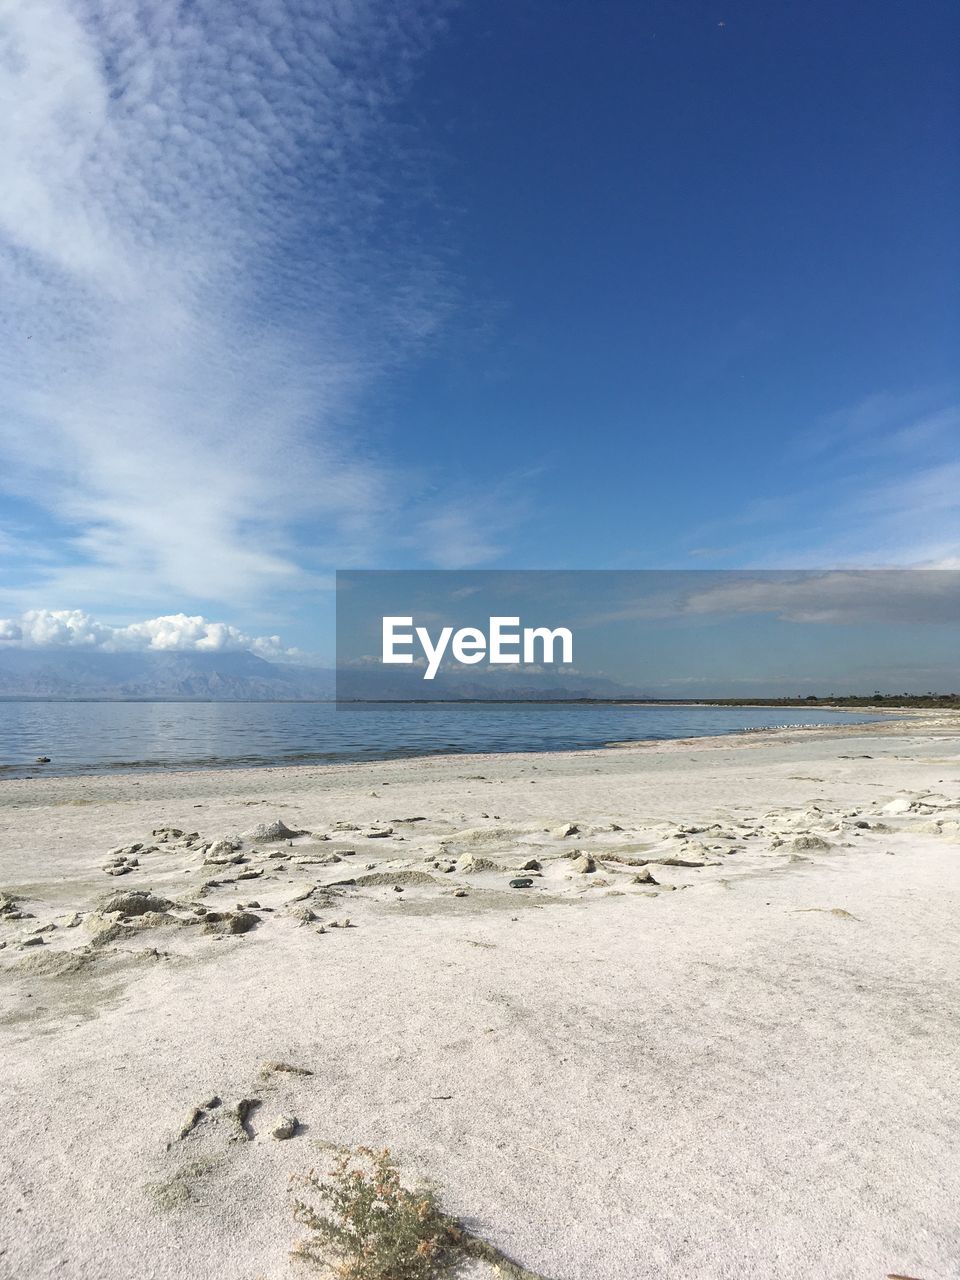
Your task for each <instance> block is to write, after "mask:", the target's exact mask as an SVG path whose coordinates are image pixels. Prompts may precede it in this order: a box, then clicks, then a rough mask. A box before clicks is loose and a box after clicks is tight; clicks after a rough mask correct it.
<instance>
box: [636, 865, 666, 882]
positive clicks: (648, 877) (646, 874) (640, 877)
mask: <svg viewBox="0 0 960 1280" xmlns="http://www.w3.org/2000/svg"><path fill="white" fill-rule="evenodd" d="M630 883H631V884H659V883H660V882H659V881H658V880H654V878H653V872H652V871H651V870H650V868H649V867H645V868H644V869H643V871H638V872H637V874H636V875H635V876H634V877H633V879H632V880H631V881H630Z"/></svg>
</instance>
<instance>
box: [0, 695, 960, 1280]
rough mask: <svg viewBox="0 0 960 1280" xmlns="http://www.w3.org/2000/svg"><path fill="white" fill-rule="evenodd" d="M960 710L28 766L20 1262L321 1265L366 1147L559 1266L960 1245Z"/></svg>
mask: <svg viewBox="0 0 960 1280" xmlns="http://www.w3.org/2000/svg"><path fill="white" fill-rule="evenodd" d="M958 728H960V722H958V718H957V717H956V716H948V715H940V716H933V715H922V714H918V715H910V716H907V717H905V718H904V719H899V720H892V719H891V720H887V721H884V722H883V723H881V724H878V725H876V726H854V727H850V728H844V729H830V730H802V731H800V730H791V731H782V732H771V733H764V734H749V735H745V736H742V737H736V738H717V739H710V740H703V739H700V740H695V741H684V742H673V743H666V744H663V743H660V744H645V745H641V746H634V747H617V748H611V749H606V750H602V751H583V752H576V753H570V754H553V755H545V754H544V755H498V756H453V757H438V758H429V759H420V760H405V761H397V762H389V763H370V764H356V765H338V766H327V767H323V768H295V769H286V768H284V769H281V768H276V769H259V770H239V771H229V772H226V771H224V772H182V773H159V772H156V773H142V774H137V775H126V776H119V775H117V776H103V777H72V778H62V777H53V776H50V777H42V778H38V779H27V780H12V781H5V782H3V783H2V784H0V890H2V891H3V894H4V895H5V896H3V897H2V898H0V1078H2V1094H3V1098H4V1108H3V1125H2V1138H0V1178H2V1183H3V1186H4V1189H5V1197H4V1199H5V1207H4V1211H3V1214H2V1216H0V1237H2V1238H0V1275H2V1276H5V1277H6V1276H9V1277H17V1278H18V1280H40V1277H47V1276H50V1277H53V1276H56V1277H65V1278H76V1280H80V1278H81V1277H82V1278H84V1280H88V1278H89V1280H121V1278H122V1280H129V1278H130V1277H133V1276H136V1277H144V1278H146V1277H157V1278H158V1280H167V1278H171V1280H172V1278H173V1277H201V1276H213V1275H215V1276H217V1277H220V1278H221V1280H232V1278H234V1277H236V1278H237V1280H241V1278H242V1280H257V1278H262V1280H280V1278H281V1277H292V1276H304V1277H306V1276H308V1275H309V1274H316V1273H315V1272H314V1273H311V1272H310V1271H309V1269H308V1268H307V1267H306V1266H305V1265H304V1264H303V1263H300V1262H296V1261H294V1260H292V1259H291V1257H290V1250H291V1248H292V1247H293V1245H294V1244H295V1242H296V1240H297V1239H298V1237H299V1235H300V1234H301V1231H300V1229H299V1228H298V1227H297V1226H296V1224H295V1223H294V1222H293V1219H292V1214H291V1207H290V1203H291V1201H290V1192H289V1189H288V1183H289V1180H290V1178H291V1176H292V1175H296V1174H300V1173H303V1172H305V1171H306V1170H307V1169H309V1168H310V1167H311V1166H314V1165H315V1166H317V1167H318V1168H323V1167H324V1165H325V1162H327V1161H329V1158H330V1154H331V1152H333V1151H335V1150H336V1149H337V1148H338V1147H340V1146H354V1145H357V1144H367V1145H371V1146H375V1147H380V1146H387V1147H389V1148H390V1149H391V1150H392V1151H393V1152H394V1153H396V1154H397V1156H398V1157H399V1159H400V1161H401V1164H402V1168H403V1170H404V1173H405V1175H407V1176H409V1177H410V1178H413V1179H423V1180H426V1181H427V1182H429V1183H431V1184H433V1185H435V1186H436V1188H437V1189H438V1190H439V1193H440V1195H441V1198H442V1201H443V1203H444V1206H445V1207H446V1209H447V1210H448V1211H449V1212H450V1213H451V1214H453V1215H455V1216H456V1217H457V1218H458V1219H460V1220H461V1221H462V1222H464V1223H465V1224H466V1225H467V1226H468V1227H469V1228H470V1230H472V1231H474V1232H475V1233H476V1234H477V1235H478V1236H481V1237H483V1238H484V1239H486V1240H488V1241H490V1242H491V1243H492V1244H493V1245H495V1246H496V1248H498V1249H500V1250H502V1251H503V1253H504V1254H505V1255H507V1256H509V1257H510V1258H512V1259H514V1260H515V1261H516V1262H517V1263H519V1264H522V1266H523V1267H525V1268H527V1269H528V1270H529V1271H530V1272H532V1273H533V1274H534V1275H538V1276H543V1277H548V1278H549V1280H641V1278H648V1277H649V1278H650V1280H653V1278H654V1277H656V1278H658V1280H664V1278H668V1277H670V1278H676V1280H679V1278H680V1277H684V1278H685V1277H695V1278H697V1280H713V1278H716V1280H720V1278H721V1277H722V1278H724V1280H726V1278H732V1277H738V1278H742V1277H756V1278H757V1280H761V1278H762V1280H779V1278H780V1277H783V1278H786V1277H791V1278H793V1277H800V1276H804V1277H824V1278H827V1277H829V1278H830V1280H840V1278H841V1277H849V1278H850V1280H868V1278H876V1280H883V1278H884V1277H886V1276H888V1275H905V1276H910V1277H918V1278H919V1280H951V1278H953V1280H956V1277H958V1276H960V1208H958V1206H960V1159H958V1158H957V1156H958V1136H957V1135H958V1134H960V1081H958V1072H957V1063H958V1062H960V1017H958V1014H960V999H958V990H960V986H958V979H960V733H958ZM277 823H282V824H284V825H285V827H286V828H287V829H288V830H289V832H292V833H300V834H285V833H284V831H283V829H282V828H280V827H278V826H276V825H275V824H277ZM512 879H519V880H521V881H529V884H527V885H526V886H525V887H511V885H510V881H511V880H512ZM348 921H349V924H348V923H347V922H348ZM270 1064H273V1065H270ZM291 1066H292V1067H296V1068H298V1069H299V1070H297V1071H290V1070H284V1069H282V1068H283V1067H291ZM215 1100H218V1101H215ZM241 1103H245V1104H246V1105H241V1106H239V1109H238V1104H241ZM282 1117H287V1118H288V1119H292V1120H295V1121H296V1128H295V1131H294V1133H293V1136H292V1137H290V1138H287V1139H280V1138H276V1137H274V1136H273V1129H274V1128H276V1127H278V1120H279V1119H280V1118H282ZM281 1127H282V1126H281ZM459 1274H461V1275H462V1276H467V1275H469V1276H471V1277H477V1280H481V1278H482V1277H486V1276H493V1275H495V1274H497V1271H496V1269H495V1267H494V1266H493V1265H492V1264H490V1265H488V1264H486V1263H481V1262H478V1261H472V1262H469V1263H467V1264H465V1265H464V1267H463V1268H461V1271H460V1273H459Z"/></svg>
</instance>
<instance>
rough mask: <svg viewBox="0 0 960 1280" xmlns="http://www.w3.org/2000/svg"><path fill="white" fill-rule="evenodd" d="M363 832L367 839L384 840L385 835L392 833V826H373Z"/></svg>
mask: <svg viewBox="0 0 960 1280" xmlns="http://www.w3.org/2000/svg"><path fill="white" fill-rule="evenodd" d="M363 834H364V835H365V836H366V838H367V839H368V840H386V838H387V836H392V835H393V827H374V828H372V829H371V830H370V831H364V833H363Z"/></svg>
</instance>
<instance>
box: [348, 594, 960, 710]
mask: <svg viewBox="0 0 960 1280" xmlns="http://www.w3.org/2000/svg"><path fill="white" fill-rule="evenodd" d="M336 675H337V681H336V696H337V701H338V703H339V704H341V705H357V704H361V703H369V702H393V701H402V702H407V701H416V702H438V701H440V702H449V701H481V702H482V701H507V702H528V701H563V702H568V701H579V700H589V701H636V700H651V701H698V700H702V699H709V700H711V701H713V700H721V699H722V700H734V701H745V700H753V699H764V700H770V699H778V700H780V699H783V700H796V699H803V700H808V701H813V700H828V699H832V698H851V697H853V698H861V699H866V700H878V699H882V698H884V697H888V696H894V695H898V694H909V695H911V696H914V697H916V696H928V697H930V698H934V697H936V696H945V695H953V696H956V694H957V691H958V690H960V570H952V569H929V570H928V569H891V570H883V569H867V570H846V569H829V570H802V571H786V570H749V571H748V570H712V571H697V570H569V571H557V570H523V571H520V570H423V571H420V570H343V571H340V572H338V574H337V672H336Z"/></svg>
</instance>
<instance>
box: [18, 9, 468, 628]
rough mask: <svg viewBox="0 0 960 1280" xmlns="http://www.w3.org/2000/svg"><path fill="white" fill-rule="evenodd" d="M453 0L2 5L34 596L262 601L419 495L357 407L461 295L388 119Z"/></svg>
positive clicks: (21, 471) (24, 572)
mask: <svg viewBox="0 0 960 1280" xmlns="http://www.w3.org/2000/svg"><path fill="white" fill-rule="evenodd" d="M444 8H445V4H444V3H443V2H442V0H415V2H414V3H411V4H404V5H401V6H397V5H394V4H392V3H390V2H389V0H311V2H310V3H303V2H302V0H249V3H245V4H243V5H235V4H232V3H227V2H226V0H195V2H194V3H191V4H190V5H181V4H176V3H172V2H169V0H159V2H158V0H31V3H29V4H23V3H20V0H0V114H2V118H3V120H4V146H3V148H2V149H0V249H3V250H4V252H3V253H2V254H0V324H2V325H3V333H4V340H3V342H2V343H0V382H2V386H3V391H2V393H0V410H2V412H0V489H5V490H6V491H7V492H8V493H10V494H13V495H15V496H16V497H17V498H18V499H19V501H20V503H21V504H22V507H23V509H24V510H25V511H28V512H33V515H34V517H35V526H36V528H37V529H38V530H39V531H40V534H41V536H42V537H43V538H44V539H45V540H46V541H47V544H48V545H49V546H50V547H52V548H55V549H56V554H55V556H54V558H53V561H52V562H47V563H43V564H38V565H34V566H32V567H30V568H29V572H28V566H27V565H26V563H25V562H24V561H21V560H19V559H8V560H7V563H6V568H7V570H8V573H9V576H10V579H11V580H12V581H13V583H14V584H15V585H19V584H20V583H22V582H23V581H24V580H25V578H27V579H28V580H29V582H30V583H41V584H46V587H47V591H48V594H49V595H51V596H54V595H57V596H59V598H61V599H64V598H70V599H71V600H77V601H78V603H79V602H82V601H83V600H92V599H110V600H114V601H116V600H121V599H125V600H133V599H142V598H146V597H152V598H164V597H169V596H170V595H176V596H178V597H179V598H195V599H198V600H199V599H213V600H221V601H231V602H233V601H249V600H253V599H255V598H262V597H263V594H264V593H265V592H270V591H272V590H285V591H289V590H290V589H291V588H294V587H304V586H308V585H309V584H310V582H311V580H312V573H313V572H314V568H315V566H316V565H317V564H318V563H319V564H324V563H326V564H329V563H331V561H332V558H333V557H334V556H336V555H341V556H345V557H346V556H350V557H354V558H356V557H357V556H362V555H364V554H371V553H372V552H374V551H375V549H376V547H377V546H378V545H382V542H383V540H384V538H385V537H386V536H387V533H388V531H389V527H390V521H391V520H392V519H393V518H394V516H395V513H396V512H397V511H398V509H400V508H402V507H403V505H404V503H408V502H416V493H415V491H414V486H413V482H412V481H411V480H410V479H408V478H407V477H406V476H405V475H404V474H403V472H402V471H401V470H400V469H399V468H397V467H394V466H393V465H392V464H391V463H390V462H389V461H388V460H387V459H385V458H384V456H383V455H382V453H378V452H377V451H375V450H374V449H373V448H372V447H371V446H370V443H369V441H368V440H367V439H365V438H364V437H363V436H362V433H361V432H360V431H359V428H358V421H359V417H358V415H359V411H360V407H361V406H362V404H363V397H364V395H365V394H366V393H367V392H368V391H369V389H370V387H371V385H373V383H374V382H375V380H376V379H377V378H378V377H380V376H381V375H382V374H383V373H384V371H385V370H389V369H391V368H394V367H395V366H396V364H397V362H398V361H399V360H401V359H403V358H405V357H406V356H408V355H409V354H410V353H411V352H413V351H415V350H417V349H418V348H419V347H420V345H421V344H422V343H423V342H424V341H425V340H427V339H429V337H430V336H431V335H432V334H433V333H435V332H436V330H437V328H438V326H439V325H440V324H441V323H442V322H443V320H444V318H445V316H446V314H447V311H448V308H449V305H450V298H449V293H448V288H447V284H446V281H445V273H444V271H442V270H441V269H440V267H439V265H438V259H437V257H436V256H435V255H434V254H433V252H432V250H431V248H430V247H429V246H426V245H424V244H422V243H419V242H418V240H417V237H416V235H415V233H414V231H413V230H412V229H411V228H412V226H413V225H414V223H415V220H414V219H412V218H411V217H409V216H408V215H409V212H410V209H411V208H412V202H413V201H415V200H418V199H420V198H421V196H420V195H419V189H420V187H421V186H422V185H424V184H420V183H418V182H417V180H416V166H417V161H416V159H415V157H414V156H413V155H412V154H411V153H410V150H409V148H407V149H405V146H404V141H403V137H402V136H401V134H400V133H399V132H398V131H397V130H396V129H394V128H393V127H392V125H391V123H390V115H391V110H392V106H393V104H394V103H395V102H396V101H397V100H398V98H399V95H401V94H402V93H403V91H404V89H405V87H406V86H407V85H408V83H409V81H410V79H411V76H412V75H413V73H414V71H415V68H416V66H417V63H418V59H419V58H420V57H421V55H422V53H423V52H424V50H425V49H427V48H428V47H429V45H430V42H431V40H432V39H433V38H434V35H435V33H436V30H437V29H438V24H439V23H440V21H441V15H442V11H443V9H444ZM410 174H413V178H412V179H411V178H410V176H409V175H410ZM405 175H406V176H405ZM38 508H39V510H38ZM24 518H26V517H24ZM464 537H465V540H466V543H467V544H469V545H472V544H470V535H469V531H466V532H465V534H464Z"/></svg>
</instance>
